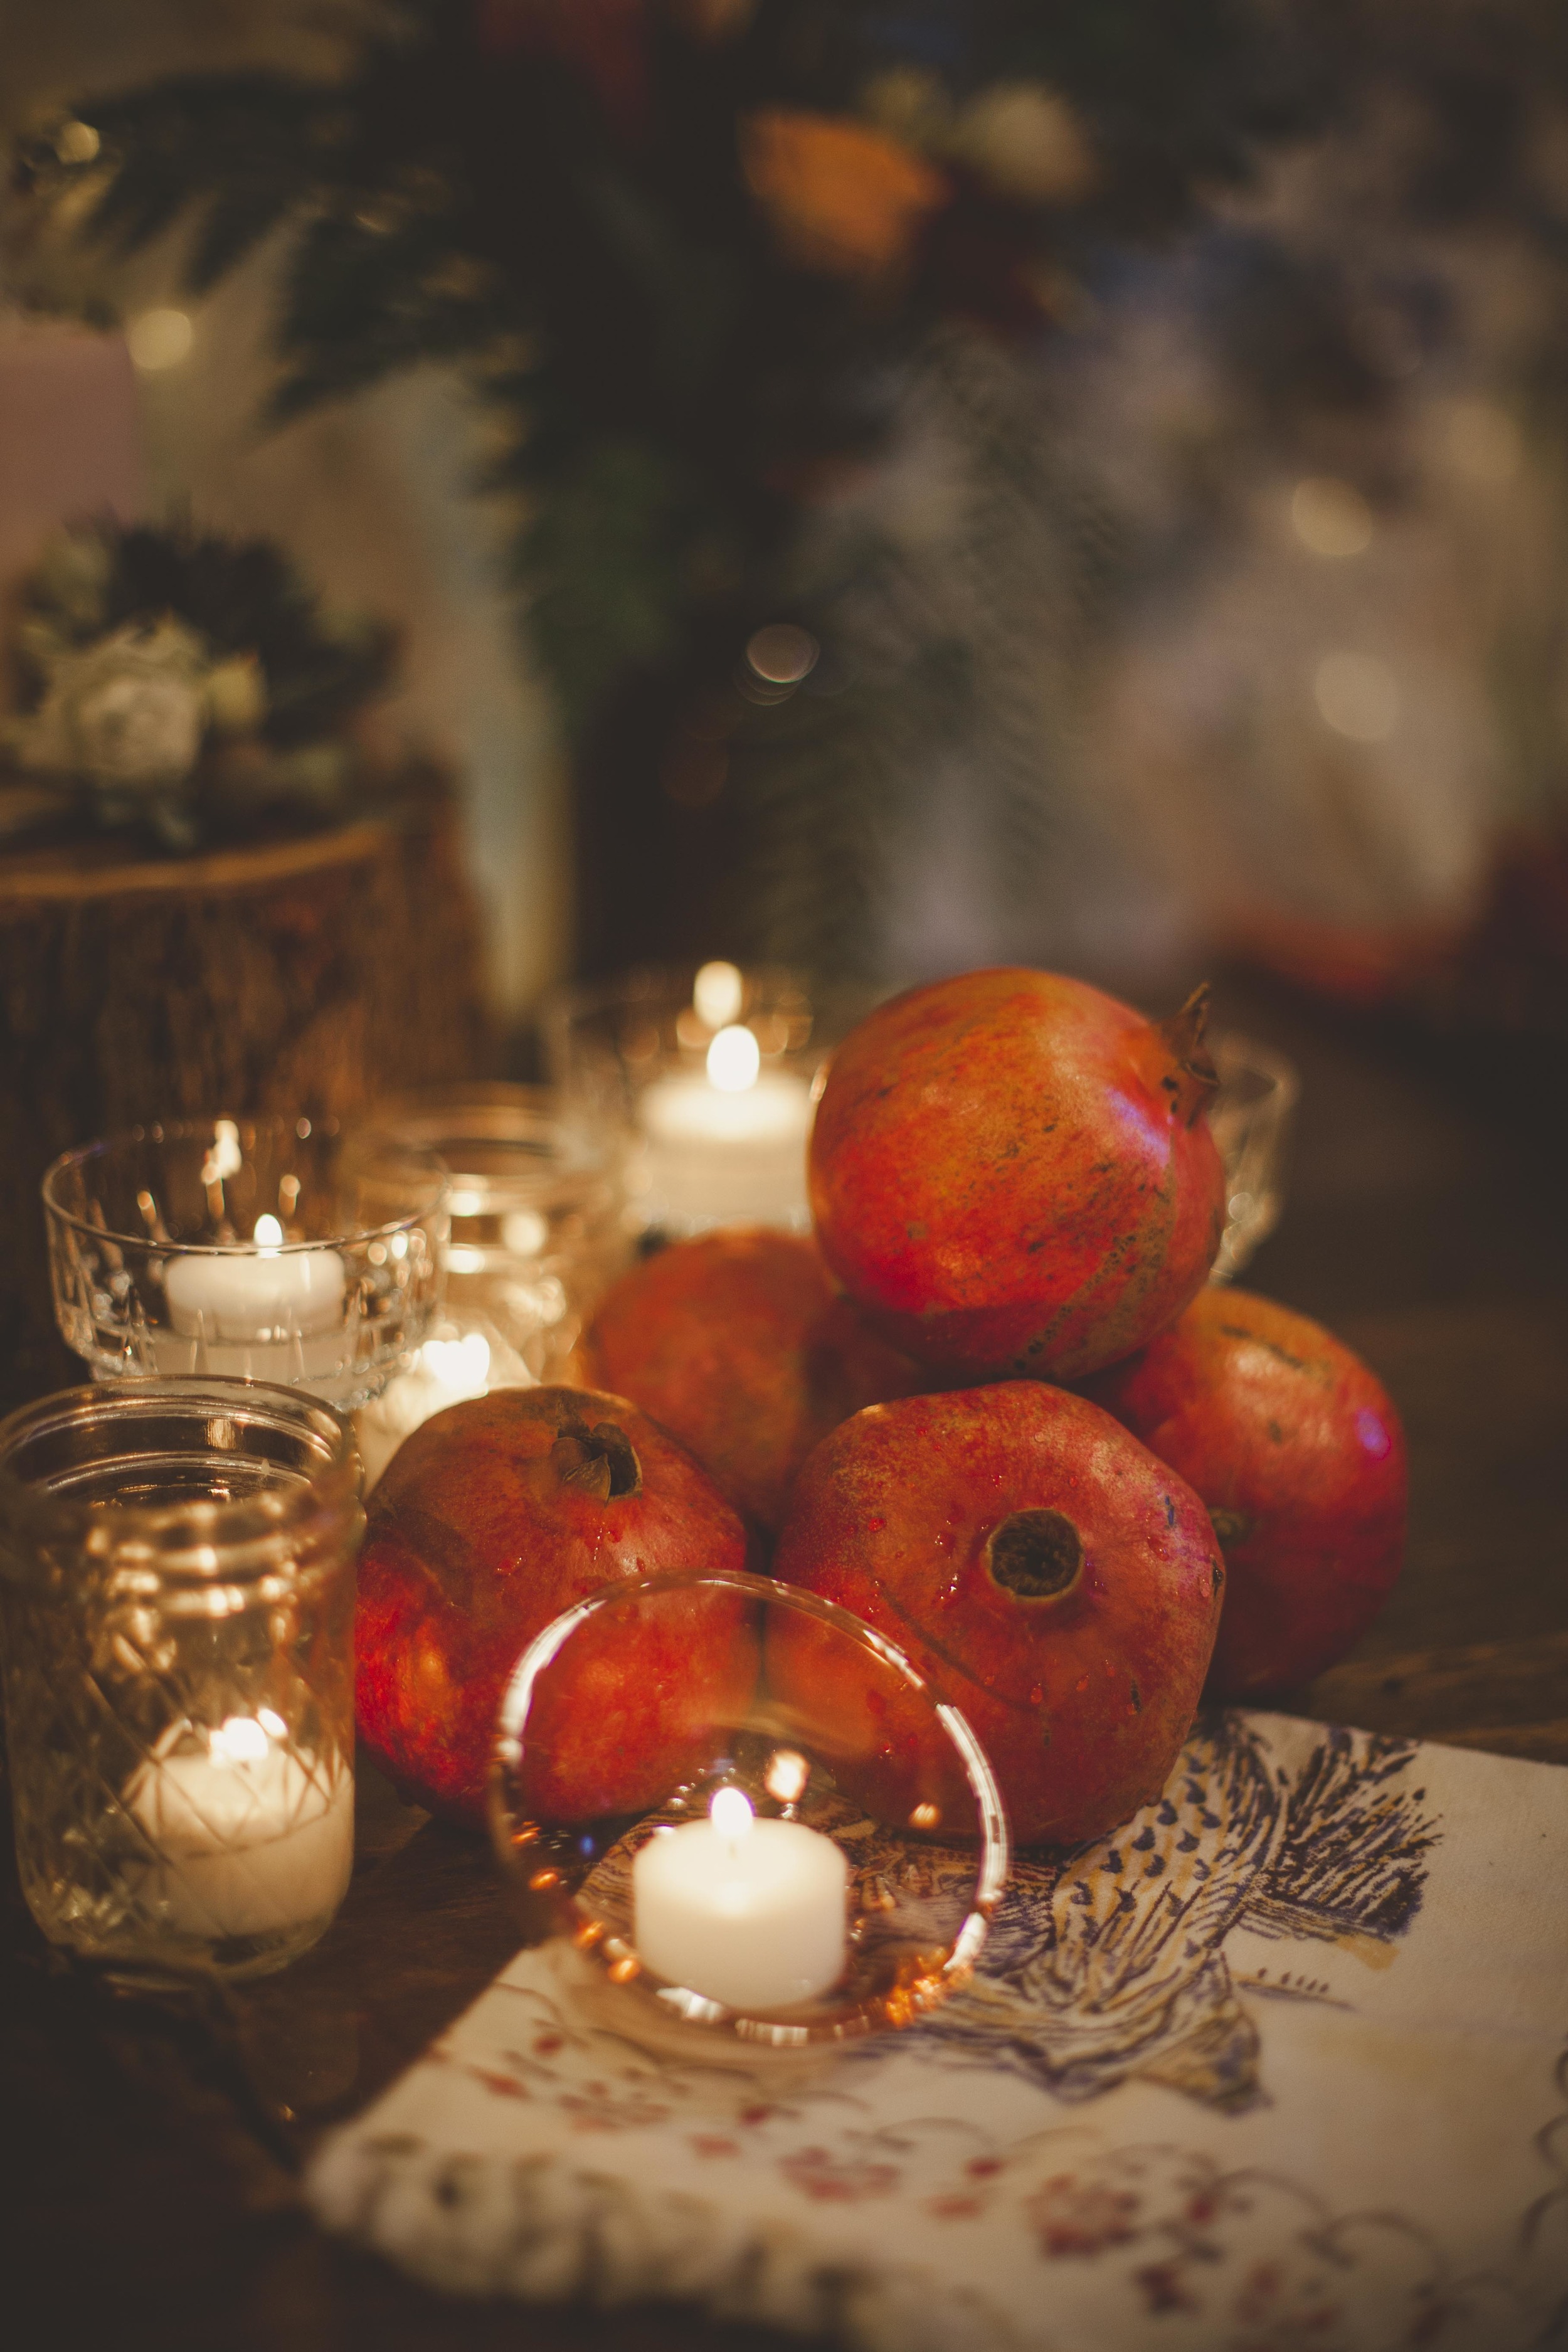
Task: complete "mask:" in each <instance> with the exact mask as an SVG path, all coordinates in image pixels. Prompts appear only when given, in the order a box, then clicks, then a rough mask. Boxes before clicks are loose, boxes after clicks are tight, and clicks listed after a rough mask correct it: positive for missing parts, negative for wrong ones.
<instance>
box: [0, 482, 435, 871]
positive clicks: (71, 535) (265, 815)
mask: <svg viewBox="0 0 1568 2352" xmlns="http://www.w3.org/2000/svg"><path fill="white" fill-rule="evenodd" d="M16 657H17V666H18V667H19V669H20V671H21V672H22V675H23V680H24V688H25V692H24V707H23V709H22V712H21V714H20V716H19V717H17V718H16V719H13V720H12V721H11V722H10V723H9V725H8V727H7V729H6V730H5V739H4V743H5V750H6V751H8V753H9V756H10V758H11V761H13V763H14V764H15V765H16V767H17V768H18V769H19V770H21V772H23V774H24V775H26V776H27V777H28V778H30V779H32V780H34V781H35V782H37V783H39V784H41V785H43V786H45V787H46V788H47V792H48V793H49V795H50V798H51V799H52V801H53V803H54V805H53V807H52V809H51V808H50V806H49V802H48V801H46V802H45V803H44V807H45V809H46V810H47V811H48V813H49V814H55V815H59V816H66V817H68V818H71V819H73V820H74V821H76V822H77V823H79V824H87V825H88V826H89V827H90V828H93V829H106V828H109V829H113V828H124V827H130V828H132V829H134V830H135V831H137V832H139V833H142V835H147V836H149V837H150V838H151V839H152V840H153V842H154V843H155V844H156V845H158V846H160V847H161V848H163V849H165V850H170V851H185V850H191V849H195V848H197V847H200V846H202V845H205V844H207V843H209V842H213V841H216V840H223V839H234V838H241V837H245V836H247V835H255V834H257V833H258V832H266V831H276V830H279V829H287V830H290V831H299V830H301V829H305V830H308V829H310V828H311V827H313V826H315V825H319V824H325V823H330V822H331V821H332V820H333V819H335V818H337V817H340V816H341V815H342V814H343V813H344V812H345V810H346V808H347V807H348V806H349V804H350V803H351V802H352V800H353V795H354V792H355V786H356V770H355V763H354V761H353V754H352V750H351V746H350V744H349V741H348V740H347V738H346V736H345V734H344V731H343V730H344V728H345V726H346V723H347V722H348V720H349V719H350V718H351V717H352V715H353V712H354V711H355V710H356V709H358V708H359V707H360V706H361V705H362V704H363V702H365V701H366V700H367V699H368V698H370V697H371V696H372V695H373V694H374V693H375V692H376V691H377V690H378V689H379V688H381V687H382V686H383V685H384V682H385V680H386V677H387V674H388V671H389V668H390V666H391V659H392V639H391V635H390V633H389V632H388V631H387V630H386V629H384V627H382V626H381V625H379V624H377V623H375V622H373V621H370V620H367V619H364V618H362V617H359V616H355V615H345V616H342V617H341V618H331V619H329V618H327V617H326V616H325V615H323V614H321V611H320V610H319V608H318V607H317V605H316V604H315V602H314V600H313V599H312V598H311V596H310V593H309V592H308V590H307V589H306V587H305V585H304V583H303V582H302V581H301V580H300V577H299V575H298V574H297V573H296V572H295V571H294V570H293V568H292V566H291V565H290V564H289V562H288V561H287V559H286V558H285V557H284V556H283V555H282V554H281V553H280V552H279V551H278V550H277V549H276V548H274V547H271V546H269V545H268V544H267V543H266V542H264V541H227V540H224V539H221V538H216V537H214V536H211V535H203V534H199V533H197V532H195V530H191V529H189V528H188V527H175V528H173V529H158V528H154V527H153V526H150V525H146V524H134V525H131V526H121V525H120V524H118V523H115V522H113V521H106V522H96V523H89V524H84V525H81V526H79V527H78V528H76V529H74V530H66V531H62V532H60V533H59V534H58V536H57V537H56V538H55V539H54V541H52V542H51V543H50V545H49V546H48V548H47V550H46V551H45V553H44V556H43V558H42V560H41V561H40V562H39V564H38V565H37V569H36V570H35V571H34V572H33V573H32V574H31V576H30V577H29V578H28V580H27V581H26V583H25V584H24V588H23V594H22V614H21V619H20V621H19V623H18V625H17V629H16Z"/></svg>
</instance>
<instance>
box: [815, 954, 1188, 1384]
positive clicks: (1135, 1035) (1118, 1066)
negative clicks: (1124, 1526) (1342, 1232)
mask: <svg viewBox="0 0 1568 2352" xmlns="http://www.w3.org/2000/svg"><path fill="white" fill-rule="evenodd" d="M1204 1008H1205V992H1203V991H1202V990H1200V991H1199V992H1198V993H1197V994H1196V995H1195V996H1194V998H1193V999H1192V1000H1191V1002H1190V1003H1188V1004H1187V1005H1186V1007H1185V1008H1184V1011H1183V1012H1182V1013H1180V1014H1178V1015H1177V1016H1176V1018H1175V1019H1174V1020H1173V1021H1171V1022H1168V1023H1166V1024H1164V1025H1163V1027H1156V1026H1155V1024H1153V1023H1152V1022H1149V1021H1145V1020H1144V1019H1143V1017H1142V1014H1141V1013H1134V1012H1132V1011H1131V1009H1130V1008H1129V1007H1128V1006H1127V1005H1125V1004H1119V1003H1117V1002H1116V1000H1115V998H1114V997H1110V996H1106V995H1103V994H1102V993H1101V992H1100V990H1099V989H1097V988H1090V987H1089V986H1087V985H1086V983H1085V982H1082V981H1078V980H1065V979H1063V978H1061V977H1060V976H1059V975H1058V974H1057V973H1054V972H1046V971H1023V970H1016V969H1005V970H1001V971H972V972H966V973H964V974H963V976H962V977H961V978H960V979H957V980H944V981H938V982H935V983H934V984H933V985H932V986H931V987H929V988H917V989H912V990H911V991H910V992H909V994H908V995H905V996H900V997H895V998H894V999H893V1001H892V1002H891V1003H889V1004H884V1005H882V1006H880V1007H879V1009H878V1011H876V1012H875V1013H872V1014H871V1016H870V1018H869V1019H868V1020H867V1021H863V1022H862V1023H861V1024H860V1026H859V1027H858V1029H856V1030H855V1031H853V1032H852V1033H851V1034H850V1035H849V1036H848V1037H847V1038H846V1040H845V1042H844V1044H843V1045H841V1046H840V1047H839V1049H838V1051H837V1054H836V1055H834V1058H833V1062H832V1066H831V1068H830V1070H829V1073H828V1078H827V1085H826V1091H825V1092H824V1094H823V1097H822V1101H821V1104H820V1106H819V1108H818V1110H817V1114H816V1129H815V1131H814V1133H813V1136H812V1140H811V1158H810V1177H811V1205H812V1213H813V1215H814V1216H815V1218H816V1234H817V1240H818V1241H819V1243H820V1244H821V1247H822V1253H823V1255H824V1256H825V1257H826V1260H827V1263H828V1265H829V1266H830V1267H831V1269H832V1271H833V1272H834V1273H835V1274H836V1275H837V1277H838V1279H839V1280H840V1282H842V1283H843V1285H844V1286H845V1288H846V1289H847V1291H849V1293H850V1294H851V1296H852V1297H854V1298H855V1299H857V1300H858V1303H859V1305H860V1306H861V1307H863V1308H864V1309H865V1311H866V1313H867V1314H868V1317H869V1318H870V1319H871V1320H872V1321H873V1322H874V1323H875V1324H876V1325H877V1327H878V1328H879V1330H881V1331H883V1332H885V1333H886V1335H887V1337H888V1338H889V1339H890V1340H892V1342H893V1343H894V1345H895V1346H897V1347H900V1348H904V1349H908V1350H909V1352H910V1354H911V1355H914V1356H918V1357H919V1358H920V1359H921V1360H922V1361H924V1362H927V1363H930V1364H934V1365H938V1366H941V1367H942V1368H943V1369H950V1370H954V1371H956V1372H957V1373H960V1374H963V1375H966V1376H968V1377H970V1378H976V1377H978V1378H996V1377H999V1376H1002V1375H1006V1374H1011V1375H1013V1376H1015V1377H1017V1376H1021V1375H1024V1374H1028V1375H1031V1376H1035V1377H1045V1378H1047V1379H1063V1380H1065V1379H1070V1378H1077V1377H1079V1375H1081V1374H1083V1373H1085V1372H1090V1371H1094V1370H1098V1369H1099V1367H1100V1365H1102V1364H1109V1363H1113V1362H1115V1360H1117V1358H1118V1357H1121V1356H1125V1355H1128V1354H1130V1353H1131V1350H1132V1349H1134V1348H1136V1347H1138V1346H1140V1345H1141V1344H1142V1341H1143V1340H1145V1339H1150V1338H1152V1335H1153V1334H1154V1332H1156V1331H1159V1330H1163V1328H1164V1327H1165V1325H1166V1324H1168V1323H1170V1322H1172V1321H1173V1320H1174V1318H1175V1317H1176V1316H1178V1315H1179V1314H1180V1313H1181V1311H1182V1308H1183V1307H1184V1306H1185V1305H1186V1303H1187V1301H1188V1299H1189V1298H1191V1297H1192V1296H1193V1294H1194V1291H1196V1290H1197V1289H1198V1288H1199V1287H1200V1286H1202V1284H1203V1281H1204V1279H1205V1276H1206V1275H1207V1272H1208V1269H1209V1266H1210V1265H1211V1264H1212V1263H1213V1260H1214V1255H1215V1249H1216V1248H1217V1247H1218V1244H1219V1235H1220V1228H1221V1224H1222V1222H1223V1217H1224V1206H1225V1181H1224V1171H1223V1170H1222V1168H1221V1165H1220V1158H1219V1153H1218V1152H1217V1150H1215V1143H1214V1138H1213V1137H1212V1136H1211V1135H1210V1133H1209V1131H1208V1128H1207V1125H1206V1123H1205V1119H1204V1117H1203V1112H1204V1108H1205V1104H1206V1103H1207V1101H1208V1099H1209V1097H1210V1095H1211V1094H1212V1092H1213V1090H1214V1087H1215V1083H1216V1081H1215V1074H1214V1068H1213V1065H1212V1064H1211V1063H1210V1062H1209V1060H1208V1057H1207V1055H1205V1053H1204V1050H1203V1044H1202V1039H1203V1028H1204Z"/></svg>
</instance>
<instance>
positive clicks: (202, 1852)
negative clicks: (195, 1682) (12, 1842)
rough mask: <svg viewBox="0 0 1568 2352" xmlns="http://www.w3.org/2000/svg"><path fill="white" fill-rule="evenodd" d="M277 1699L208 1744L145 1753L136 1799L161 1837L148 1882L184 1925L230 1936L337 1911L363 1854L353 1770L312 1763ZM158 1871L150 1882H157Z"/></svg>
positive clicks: (135, 1813) (212, 1936) (150, 1893)
mask: <svg viewBox="0 0 1568 2352" xmlns="http://www.w3.org/2000/svg"><path fill="white" fill-rule="evenodd" d="M284 1738H285V1727H284V1724H283V1721H282V1718H281V1717H279V1716H278V1715H275V1714H274V1713H273V1712H272V1710H271V1709H270V1708H269V1707H262V1708H261V1709H260V1710H259V1711H258V1714H257V1715H255V1716H243V1715H237V1716H230V1717H228V1719H227V1720H226V1722H224V1723H221V1724H219V1725H218V1726H217V1727H216V1729H215V1730H212V1731H210V1732H209V1733H208V1734H207V1748H206V1751H205V1754H204V1753H203V1752H201V1751H200V1750H195V1751H193V1752H192V1753H190V1754H188V1755H172V1756H164V1757H161V1758H155V1759H153V1761H151V1762H149V1763H146V1764H143V1765H142V1767H141V1769H139V1770H138V1771H137V1772H136V1773H135V1774H134V1775H133V1776H132V1780H131V1781H130V1782H129V1784H128V1785H127V1788H126V1790H125V1802H126V1804H127V1806H128V1807H129V1809H130V1811H131V1814H132V1818H133V1819H134V1820H135V1822H137V1824H138V1826H139V1827H140V1828H141V1829H142V1831H143V1832H145V1834H146V1836H147V1838H148V1840H149V1842H150V1843H151V1844H152V1845H153V1847H155V1849H156V1854H155V1857H154V1858H153V1860H152V1861H150V1862H149V1863H148V1864H147V1866H146V1874H145V1877H144V1878H143V1880H142V1884H141V1885H139V1886H138V1889H137V1893H138V1896H139V1899H140V1900H141V1902H142V1904H143V1905H151V1904H152V1903H156V1904H157V1905H158V1906H160V1907H161V1908H162V1909H163V1912H164V1916H166V1918H167V1920H168V1923H169V1924H170V1926H172V1927H174V1928H176V1929H177V1930H179V1931H180V1932H182V1933H184V1934H186V1935H191V1936H203V1937H207V1938H208V1939H209V1940H211V1941H213V1942H220V1941H223V1940H226V1938H228V1937H235V1936H265V1935H270V1934H278V1933H280V1932H281V1931H283V1930H285V1929H287V1928H289V1927H304V1926H306V1925H307V1924H308V1923H309V1922H310V1921H311V1920H314V1919H320V1918H322V1917H324V1916H330V1915H331V1913H332V1912H334V1911H335V1910H336V1909H337V1907H338V1905H339V1904H340V1903H341V1902H342V1898H343V1895H344V1894H345V1892H346V1891H347V1888H348V1883H349V1874H350V1871H351V1870H352V1868H353V1822H354V1806H353V1774H352V1773H350V1772H346V1771H344V1770H343V1769H342V1768H341V1767H337V1768H335V1769H332V1770H331V1771H327V1770H324V1769H323V1770H321V1771H320V1772H318V1773H311V1772H310V1771H307V1769H306V1768H305V1766H304V1765H303V1764H301V1762H300V1759H299V1758H298V1757H297V1756H295V1755H294V1754H293V1753H292V1752H291V1751H290V1750H289V1748H288V1747H287V1746H284V1745H282V1744H280V1743H281V1742H282V1741H283V1739H284ZM149 1882H151V1883H149Z"/></svg>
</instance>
